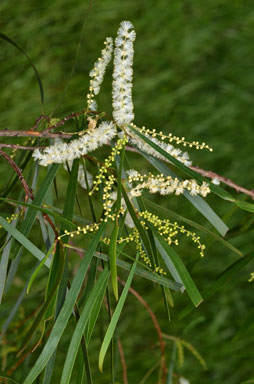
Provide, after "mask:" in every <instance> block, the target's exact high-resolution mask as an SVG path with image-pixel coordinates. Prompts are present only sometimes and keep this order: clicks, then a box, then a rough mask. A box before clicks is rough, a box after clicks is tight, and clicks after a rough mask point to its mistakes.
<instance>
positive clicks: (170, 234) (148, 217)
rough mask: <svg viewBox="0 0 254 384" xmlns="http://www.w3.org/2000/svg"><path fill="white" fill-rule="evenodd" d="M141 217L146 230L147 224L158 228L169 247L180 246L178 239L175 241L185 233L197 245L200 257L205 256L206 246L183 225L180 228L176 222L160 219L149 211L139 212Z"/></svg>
mask: <svg viewBox="0 0 254 384" xmlns="http://www.w3.org/2000/svg"><path fill="white" fill-rule="evenodd" d="M139 216H140V218H142V219H143V221H141V224H142V225H143V226H144V228H146V224H145V223H146V222H148V223H150V224H152V225H153V226H154V227H155V228H157V230H158V232H159V234H160V235H161V236H162V237H164V238H165V240H166V241H167V243H168V244H169V245H171V244H175V245H178V244H179V243H178V240H177V239H174V240H173V238H174V237H175V236H176V235H177V234H178V233H184V234H185V235H186V236H187V237H191V239H192V241H193V242H194V243H197V245H198V249H200V256H201V257H203V256H204V250H205V245H203V244H201V243H200V237H199V236H197V235H196V233H194V232H190V231H188V230H187V229H186V228H185V227H184V226H183V225H182V226H179V225H178V224H177V223H176V222H174V223H171V222H170V221H169V220H167V219H160V218H159V217H158V216H157V215H154V214H152V213H151V212H149V211H142V212H139Z"/></svg>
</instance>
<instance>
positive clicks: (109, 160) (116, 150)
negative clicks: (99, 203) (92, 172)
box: [89, 136, 128, 195]
mask: <svg viewBox="0 0 254 384" xmlns="http://www.w3.org/2000/svg"><path fill="white" fill-rule="evenodd" d="M127 142H128V139H127V138H126V136H123V137H121V138H120V139H118V140H117V142H116V145H115V146H114V148H113V149H112V151H111V154H110V155H109V157H108V158H107V159H106V160H105V162H104V165H103V166H101V167H100V170H99V175H97V176H96V179H97V180H96V182H95V183H94V186H93V189H92V191H91V192H89V194H90V195H92V194H93V192H94V191H98V190H99V185H100V184H101V183H102V181H103V180H104V179H105V178H106V176H105V174H106V173H107V172H108V169H109V168H110V167H111V166H112V164H113V162H114V161H115V157H116V155H119V154H120V151H121V149H122V148H123V147H124V146H125V145H126V143H127Z"/></svg>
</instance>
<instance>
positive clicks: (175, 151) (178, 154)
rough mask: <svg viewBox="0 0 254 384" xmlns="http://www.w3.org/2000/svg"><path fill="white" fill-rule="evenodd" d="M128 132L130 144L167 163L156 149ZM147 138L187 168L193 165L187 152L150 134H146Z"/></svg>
mask: <svg viewBox="0 0 254 384" xmlns="http://www.w3.org/2000/svg"><path fill="white" fill-rule="evenodd" d="M131 125H132V126H133V127H134V128H137V127H136V126H135V125H134V124H131ZM126 132H127V133H128V136H129V138H130V139H129V140H130V143H131V144H132V145H134V146H136V147H138V148H139V149H141V151H143V152H146V153H147V154H148V155H152V156H153V157H156V158H157V159H160V160H163V161H167V162H169V161H168V160H167V159H165V157H164V156H162V155H161V154H160V153H158V152H157V151H156V150H155V149H153V148H152V147H151V146H150V145H149V144H147V143H145V142H144V140H142V139H141V138H140V137H139V136H138V135H136V134H135V133H134V132H133V131H132V130H131V129H129V128H126ZM146 137H147V138H148V139H149V140H151V141H152V142H153V143H155V144H156V145H158V146H159V147H160V148H162V149H164V151H165V152H167V153H169V154H170V155H171V156H173V157H174V158H175V159H177V160H178V161H180V162H181V163H183V164H184V165H186V166H187V167H188V166H190V165H191V161H190V159H189V154H188V153H187V152H182V151H181V150H180V149H179V148H175V147H174V146H173V145H171V144H166V143H164V142H162V141H160V140H158V139H156V138H155V137H152V136H151V135H149V134H148V133H147V134H146Z"/></svg>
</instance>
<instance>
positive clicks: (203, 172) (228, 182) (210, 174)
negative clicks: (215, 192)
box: [189, 167, 254, 199]
mask: <svg viewBox="0 0 254 384" xmlns="http://www.w3.org/2000/svg"><path fill="white" fill-rule="evenodd" d="M189 168H191V169H192V170H193V171H195V172H197V173H199V174H200V175H202V176H204V177H208V178H209V179H218V180H219V181H220V182H221V183H223V184H226V185H228V186H229V187H231V188H233V189H235V190H236V192H238V193H239V192H242V193H244V194H245V195H248V196H250V197H251V198H252V199H254V190H253V189H247V188H244V187H241V186H240V185H238V184H236V183H234V182H233V181H232V180H230V179H228V178H227V177H224V176H220V175H218V174H217V173H215V172H213V171H206V170H204V169H201V168H199V167H189Z"/></svg>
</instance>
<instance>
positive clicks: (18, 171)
mask: <svg viewBox="0 0 254 384" xmlns="http://www.w3.org/2000/svg"><path fill="white" fill-rule="evenodd" d="M0 155H1V156H2V157H3V158H4V159H5V160H6V161H7V162H8V163H9V164H10V166H11V167H12V168H13V170H14V172H15V173H16V174H17V176H18V179H19V181H20V182H21V184H22V186H23V188H24V191H25V194H26V197H27V198H30V199H33V198H34V196H33V193H32V190H31V188H30V187H29V185H28V184H27V182H26V180H25V179H24V176H23V175H22V172H21V169H20V168H19V167H18V166H17V164H16V163H15V161H13V160H12V158H11V157H10V156H8V155H7V153H5V152H4V151H2V150H1V149H0Z"/></svg>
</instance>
